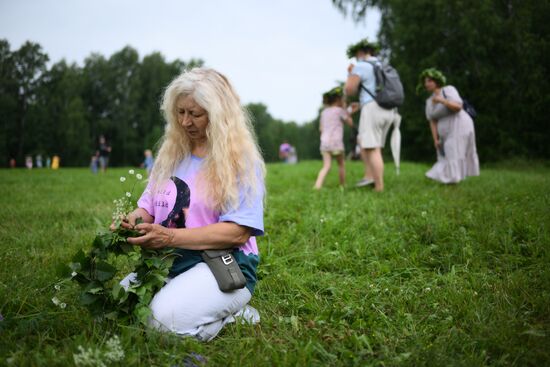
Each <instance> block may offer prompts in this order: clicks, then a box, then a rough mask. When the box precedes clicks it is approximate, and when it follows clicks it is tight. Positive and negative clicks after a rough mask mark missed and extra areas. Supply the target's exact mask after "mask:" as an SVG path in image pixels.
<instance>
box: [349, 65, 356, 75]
mask: <svg viewBox="0 0 550 367" xmlns="http://www.w3.org/2000/svg"><path fill="white" fill-rule="evenodd" d="M354 67H355V65H353V64H349V65H348V74H351V71H352V70H353V68H354Z"/></svg>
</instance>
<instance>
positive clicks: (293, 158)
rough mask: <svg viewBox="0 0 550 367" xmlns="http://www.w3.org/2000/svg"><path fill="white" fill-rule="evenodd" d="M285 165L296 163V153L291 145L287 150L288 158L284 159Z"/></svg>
mask: <svg viewBox="0 0 550 367" xmlns="http://www.w3.org/2000/svg"><path fill="white" fill-rule="evenodd" d="M286 163H288V164H296V163H298V152H296V148H295V147H294V146H293V145H291V146H290V149H289V150H288V156H287V158H286Z"/></svg>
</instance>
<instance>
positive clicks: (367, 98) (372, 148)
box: [345, 39, 401, 191]
mask: <svg viewBox="0 0 550 367" xmlns="http://www.w3.org/2000/svg"><path fill="white" fill-rule="evenodd" d="M378 48H379V47H378V44H375V43H370V42H369V41H368V40H367V39H364V40H361V41H359V42H358V43H357V44H354V45H351V46H350V47H349V48H348V51H347V52H348V57H349V58H352V57H355V58H356V60H357V64H356V65H353V64H351V65H349V67H348V78H347V81H346V85H345V92H346V95H349V96H353V95H356V94H357V93H359V101H360V103H361V117H360V119H359V135H358V140H359V145H360V147H361V159H362V160H363V164H364V174H363V178H362V179H361V180H360V181H359V182H358V183H357V184H356V186H357V187H362V186H368V185H373V184H374V190H375V191H383V190H384V160H383V158H382V148H383V147H384V145H385V141H386V135H387V133H388V130H389V129H390V127H391V126H392V125H393V127H394V130H393V133H392V140H394V139H395V138H396V137H398V136H400V135H399V125H400V123H401V116H400V115H399V113H398V112H397V108H393V109H385V108H382V107H380V106H379V105H378V103H377V102H376V101H375V100H374V98H373V95H376V77H375V75H374V65H373V64H378V65H381V64H380V61H379V60H378V59H377V58H376V53H377V50H378ZM365 89H367V90H368V92H367V91H366V90H365ZM369 92H370V93H369ZM371 94H372V95H371ZM392 149H393V148H392ZM393 153H394V158H395V157H396V155H397V152H393ZM396 163H397V162H396Z"/></svg>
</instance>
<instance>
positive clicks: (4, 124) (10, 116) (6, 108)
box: [0, 40, 18, 165]
mask: <svg viewBox="0 0 550 367" xmlns="http://www.w3.org/2000/svg"><path fill="white" fill-rule="evenodd" d="M17 97H18V88H17V80H16V79H15V63H14V59H13V53H12V52H11V50H10V44H9V43H8V41H6V40H0V111H1V113H0V141H1V144H0V157H2V158H3V159H2V164H6V165H7V164H8V161H9V159H10V158H15V154H16V151H17V145H18V144H17V138H16V136H17V131H16V125H17Z"/></svg>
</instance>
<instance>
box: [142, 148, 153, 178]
mask: <svg viewBox="0 0 550 367" xmlns="http://www.w3.org/2000/svg"><path fill="white" fill-rule="evenodd" d="M143 155H144V156H145V159H144V160H143V164H142V165H143V167H144V168H145V171H147V176H150V175H151V171H152V169H153V164H154V163H155V159H154V158H153V152H152V151H151V149H146V150H145V151H144V152H143Z"/></svg>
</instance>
